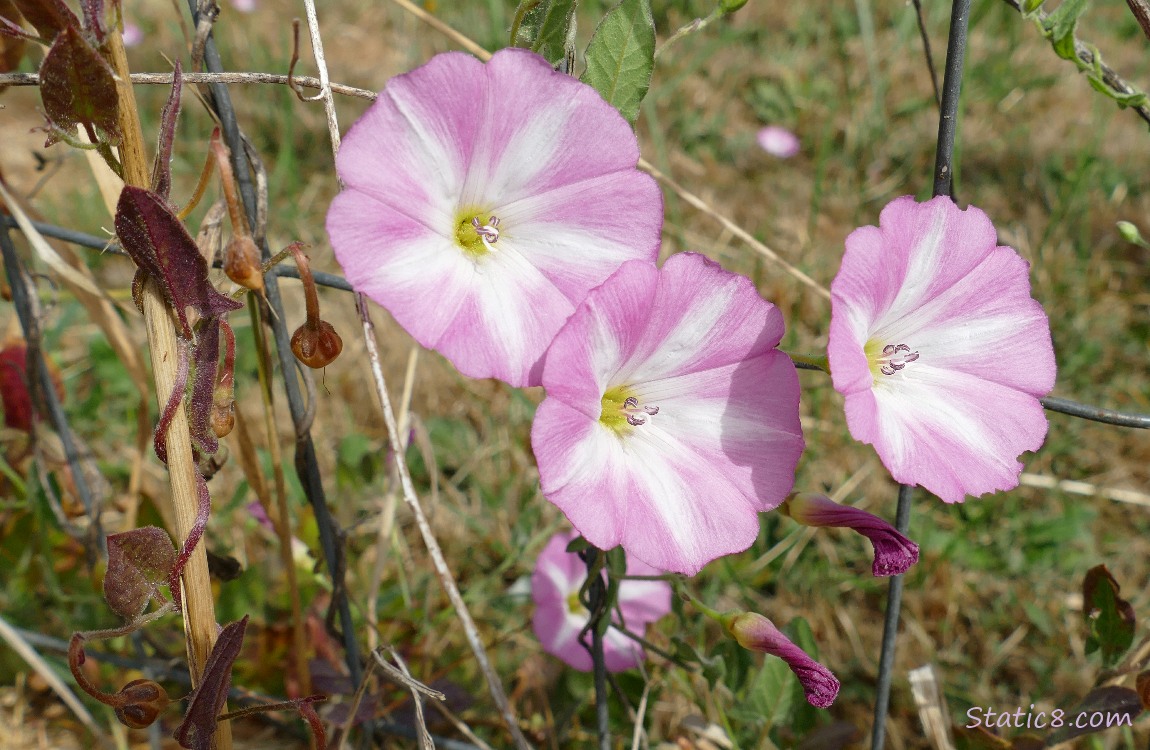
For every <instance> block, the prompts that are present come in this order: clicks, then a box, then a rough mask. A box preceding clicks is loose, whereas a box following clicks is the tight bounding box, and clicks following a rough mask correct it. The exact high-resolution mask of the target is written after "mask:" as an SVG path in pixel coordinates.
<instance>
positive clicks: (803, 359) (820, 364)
mask: <svg viewBox="0 0 1150 750" xmlns="http://www.w3.org/2000/svg"><path fill="white" fill-rule="evenodd" d="M787 356H788V357H790V358H791V361H792V362H794V363H795V364H796V365H807V367H806V368H804V369H811V368H815V369H819V370H822V371H823V372H825V373H826V374H827V375H830V374H831V365H830V362H829V361H828V360H827V355H825V354H795V353H794V352H787Z"/></svg>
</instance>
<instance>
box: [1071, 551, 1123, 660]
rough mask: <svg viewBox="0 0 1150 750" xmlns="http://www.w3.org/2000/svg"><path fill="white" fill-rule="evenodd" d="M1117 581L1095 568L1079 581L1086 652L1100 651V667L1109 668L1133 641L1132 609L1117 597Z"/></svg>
mask: <svg viewBox="0 0 1150 750" xmlns="http://www.w3.org/2000/svg"><path fill="white" fill-rule="evenodd" d="M1118 590H1119V586H1118V581H1116V580H1114V576H1112V575H1111V574H1110V571H1109V570H1107V569H1106V566H1105V565H1098V566H1095V567H1093V568H1091V569H1090V570H1089V571H1087V573H1086V578H1085V579H1084V580H1083V582H1082V615H1083V617H1084V619H1085V620H1086V628H1087V631H1088V633H1087V637H1086V653H1088V654H1090V653H1093V652H1095V651H1099V652H1101V655H1102V664H1103V666H1106V667H1112V666H1114V665H1115V664H1117V663H1118V660H1119V659H1120V658H1122V654H1124V653H1126V651H1127V649H1129V648H1130V644H1131V643H1133V642H1134V622H1135V618H1134V608H1133V607H1132V606H1130V602H1128V601H1126V600H1125V599H1123V598H1122V597H1120V596H1118Z"/></svg>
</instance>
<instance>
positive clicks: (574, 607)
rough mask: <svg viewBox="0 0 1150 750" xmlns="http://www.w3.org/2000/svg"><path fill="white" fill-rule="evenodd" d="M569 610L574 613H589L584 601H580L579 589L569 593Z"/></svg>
mask: <svg viewBox="0 0 1150 750" xmlns="http://www.w3.org/2000/svg"><path fill="white" fill-rule="evenodd" d="M567 611H568V612H570V613H571V614H573V615H583V614H588V612H587V608H586V607H584V606H583V602H581V601H579V592H578V591H572V592H571V593H570V594H568V595H567Z"/></svg>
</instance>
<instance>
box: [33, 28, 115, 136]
mask: <svg viewBox="0 0 1150 750" xmlns="http://www.w3.org/2000/svg"><path fill="white" fill-rule="evenodd" d="M40 96H41V98H42V99H43V100H44V114H46V115H47V116H48V122H49V123H50V125H51V127H52V130H51V131H50V132H49V133H48V141H47V143H45V144H44V145H45V146H51V145H52V144H53V143H56V142H58V141H60V140H61V139H62V138H63V137H65V136H70V134H71V133H73V131H75V129H76V126H77V125H83V126H84V129H85V130H86V131H87V132H88V135H89V137H91V138H92V140H93V141H96V142H101V143H109V144H112V145H115V144H117V143H119V142H120V126H119V124H118V122H117V121H116V108H117V106H118V102H119V94H118V93H117V92H116V78H115V75H114V74H113V73H112V68H111V67H110V66H109V65H108V63H107V62H106V61H105V60H104V58H103V57H101V56H100V53H98V52H97V51H96V50H95V49H93V48H92V46H91V45H90V44H88V42H87V41H86V40H85V39H84V37H83V36H81V34H80V32H79V31H78V30H77V29H75V28H74V27H71V26H69V27H67V28H65V29H63V30H62V31H61V32H60V33H59V34H58V35H57V36H56V41H55V42H53V44H52V49H50V50H48V54H47V55H46V56H45V57H44V62H43V63H41V65H40Z"/></svg>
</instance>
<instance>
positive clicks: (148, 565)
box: [104, 526, 176, 620]
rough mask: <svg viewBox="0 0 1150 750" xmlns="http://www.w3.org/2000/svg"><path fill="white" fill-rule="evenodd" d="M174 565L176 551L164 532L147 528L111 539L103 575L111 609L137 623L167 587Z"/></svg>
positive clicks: (105, 594) (134, 530)
mask: <svg viewBox="0 0 1150 750" xmlns="http://www.w3.org/2000/svg"><path fill="white" fill-rule="evenodd" d="M175 564H176V548H175V547H174V546H172V540H171V538H170V537H169V536H168V534H167V532H165V531H164V530H163V529H158V528H156V527H155V526H145V527H143V528H139V529H132V530H131V531H125V532H123V533H122V534H112V535H110V536H109V537H108V572H107V573H105V574H104V598H105V599H106V600H107V601H108V606H110V607H111V608H112V609H113V610H115V611H116V614H118V615H120V616H121V617H123V618H124V619H125V620H135V619H136V618H137V617H139V616H140V615H141V614H143V612H144V609H145V608H147V606H148V602H149V601H150V600H151V599H152V597H153V596H158V595H159V588H160V586H164V585H167V583H168V579H169V577H170V576H171V574H172V568H173V567H174V566H175Z"/></svg>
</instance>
